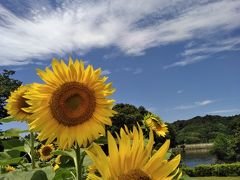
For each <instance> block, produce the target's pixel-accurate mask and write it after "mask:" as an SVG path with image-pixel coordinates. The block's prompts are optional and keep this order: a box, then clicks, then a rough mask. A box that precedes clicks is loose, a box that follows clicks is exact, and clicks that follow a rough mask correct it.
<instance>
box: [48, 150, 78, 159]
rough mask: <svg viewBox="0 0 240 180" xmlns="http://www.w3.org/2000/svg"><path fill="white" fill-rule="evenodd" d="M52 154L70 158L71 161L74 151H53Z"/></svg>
mask: <svg viewBox="0 0 240 180" xmlns="http://www.w3.org/2000/svg"><path fill="white" fill-rule="evenodd" d="M52 154H54V155H63V156H70V157H72V158H73V159H74V158H75V152H74V150H71V151H63V150H56V151H53V152H52Z"/></svg>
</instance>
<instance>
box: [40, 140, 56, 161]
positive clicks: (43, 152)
mask: <svg viewBox="0 0 240 180" xmlns="http://www.w3.org/2000/svg"><path fill="white" fill-rule="evenodd" d="M52 151H54V146H53V145H52V144H47V145H42V146H41V148H40V149H39V153H40V159H41V160H42V161H47V160H49V159H51V158H52V156H53V155H52V154H51V152H52Z"/></svg>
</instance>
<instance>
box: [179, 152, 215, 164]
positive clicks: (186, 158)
mask: <svg viewBox="0 0 240 180" xmlns="http://www.w3.org/2000/svg"><path fill="white" fill-rule="evenodd" d="M216 160H217V158H216V156H215V155H212V154H210V153H209V151H199V150H198V151H189V152H185V153H182V162H183V163H184V164H186V165H187V166H189V167H194V166H197V165H200V164H214V163H215V162H216Z"/></svg>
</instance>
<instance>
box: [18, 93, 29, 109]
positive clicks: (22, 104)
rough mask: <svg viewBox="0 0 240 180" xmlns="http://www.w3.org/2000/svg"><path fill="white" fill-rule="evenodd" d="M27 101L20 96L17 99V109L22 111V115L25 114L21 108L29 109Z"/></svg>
mask: <svg viewBox="0 0 240 180" xmlns="http://www.w3.org/2000/svg"><path fill="white" fill-rule="evenodd" d="M27 100H28V99H26V98H24V97H22V96H20V97H19V109H20V110H21V111H22V112H24V113H26V112H25V111H24V110H22V108H28V107H30V105H29V104H28V103H27V102H26V101H27Z"/></svg>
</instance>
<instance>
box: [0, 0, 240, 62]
mask: <svg viewBox="0 0 240 180" xmlns="http://www.w3.org/2000/svg"><path fill="white" fill-rule="evenodd" d="M14 3H15V4H12V8H11V9H15V11H17V10H19V11H20V10H21V9H23V10H24V11H23V10H22V11H23V12H21V13H19V12H18V13H16V12H15V13H13V12H12V11H10V10H8V9H6V8H5V7H4V6H3V5H1V4H0V39H1V41H0V57H1V62H0V65H20V64H28V63H29V62H31V59H32V58H35V59H36V58H38V59H48V58H46V56H50V55H53V54H55V53H57V54H60V55H63V54H66V53H71V52H73V51H76V52H77V53H78V54H84V53H86V52H88V51H89V50H91V49H93V48H105V47H117V48H118V49H119V50H120V51H122V52H124V53H126V54H129V55H142V54H144V51H145V50H146V49H147V48H151V47H156V46H162V45H167V44H170V43H175V42H179V41H184V40H191V39H202V38H203V39H204V38H206V37H208V36H209V35H211V34H214V33H216V32H230V31H232V30H234V29H236V28H239V26H240V21H239V19H240V13H239V8H240V1H236V0H228V1H225V0H219V1H206V0H199V1H192V0H177V1H169V0H148V1H145V0H133V1H128V0H121V1H111V0H108V1H94V0H88V1H77V0H76V1H74V0H72V1H57V7H54V6H53V5H52V4H51V1H48V0H43V1H41V2H39V1H37V0H33V1H24V3H18V2H17V1H14ZM27 3H28V4H27ZM186 63H187V62H186ZM182 64H184V63H182ZM179 65H181V64H179Z"/></svg>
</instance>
